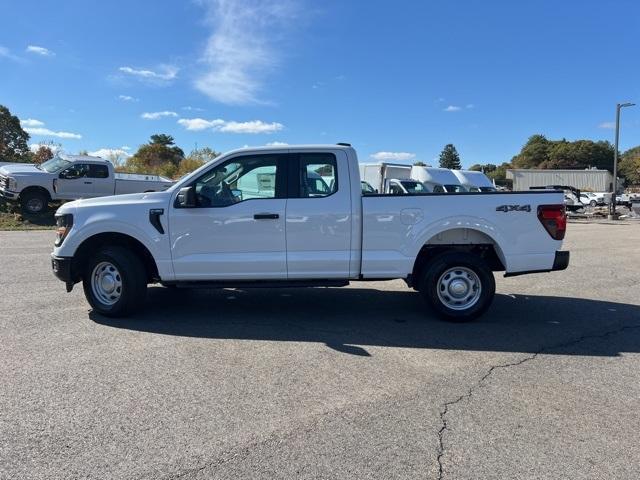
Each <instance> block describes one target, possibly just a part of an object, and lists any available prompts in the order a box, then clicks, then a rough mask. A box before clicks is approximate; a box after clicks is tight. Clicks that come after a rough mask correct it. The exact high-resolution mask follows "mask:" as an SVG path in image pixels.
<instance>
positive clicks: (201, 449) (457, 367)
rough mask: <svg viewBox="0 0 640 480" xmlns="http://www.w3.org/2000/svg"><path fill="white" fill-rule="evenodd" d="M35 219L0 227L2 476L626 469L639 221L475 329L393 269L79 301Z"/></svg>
mask: <svg viewBox="0 0 640 480" xmlns="http://www.w3.org/2000/svg"><path fill="white" fill-rule="evenodd" d="M53 236H54V234H53V232H51V231H45V232H0V252H1V253H2V255H1V256H0V272H2V273H1V275H0V340H1V343H0V379H1V388H0V478H2V479H9V478H16V479H27V478H154V479H157V478H159V479H177V478H180V479H196V478H197V479H200V478H228V479H238V478H265V479H267V478H268V479H274V478H340V479H344V478H382V479H391V478H433V479H436V478H447V479H478V478H483V479H486V478H500V479H505V478H509V479H520V478H522V479H525V478H526V479H528V478H545V479H555V478H558V479H560V478H572V479H577V478H616V479H627V478H628V479H637V478H640V460H639V459H640V286H639V284H640V248H638V245H640V223H635V224H630V223H627V224H620V225H600V224H570V225H569V233H568V238H567V241H566V244H565V245H566V247H567V248H568V249H570V250H571V251H572V260H571V265H570V267H569V269H568V270H567V271H565V272H555V273H549V274H538V275H529V276H524V277H515V278H510V279H504V278H502V277H500V276H499V277H498V295H497V298H496V300H495V302H494V304H493V306H492V308H491V310H490V311H489V313H488V314H487V315H486V316H485V317H483V318H482V319H480V320H479V321H477V322H475V323H472V324H462V325H453V324H447V323H443V322H440V321H438V320H436V319H435V318H434V317H433V316H432V315H431V314H430V313H429V312H428V311H426V309H425V307H424V306H423V303H422V301H421V299H420V297H419V296H418V294H416V293H415V292H413V291H410V290H408V289H407V288H406V287H405V286H404V283H403V282H400V281H394V282H375V283H354V284H352V286H351V287H349V288H342V289H308V290H297V289H295V290H253V291H238V290H222V291H201V290H199V291H191V292H190V291H172V290H168V289H164V288H161V287H152V288H150V291H149V296H148V299H147V304H146V309H145V311H144V313H143V314H141V315H139V316H138V317H136V318H132V319H126V320H112V319H107V318H104V317H100V316H98V315H95V314H93V313H91V312H90V310H89V308H88V306H87V304H86V303H85V300H84V296H83V294H82V288H79V286H76V288H75V289H74V291H73V292H72V293H71V294H67V293H65V290H64V285H63V284H62V283H61V282H59V281H58V280H56V279H55V278H54V277H53V275H52V274H51V272H50V266H49V257H48V255H49V252H50V250H51V246H52V242H53Z"/></svg>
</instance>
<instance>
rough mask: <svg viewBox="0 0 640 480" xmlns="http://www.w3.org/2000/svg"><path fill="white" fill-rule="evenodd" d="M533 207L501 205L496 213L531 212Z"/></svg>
mask: <svg viewBox="0 0 640 480" xmlns="http://www.w3.org/2000/svg"><path fill="white" fill-rule="evenodd" d="M530 211H531V205H500V206H499V207H496V212H505V213H506V212H530Z"/></svg>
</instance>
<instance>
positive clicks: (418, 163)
mask: <svg viewBox="0 0 640 480" xmlns="http://www.w3.org/2000/svg"><path fill="white" fill-rule="evenodd" d="M413 166H414V167H426V166H427V164H426V163H424V162H414V164H413Z"/></svg>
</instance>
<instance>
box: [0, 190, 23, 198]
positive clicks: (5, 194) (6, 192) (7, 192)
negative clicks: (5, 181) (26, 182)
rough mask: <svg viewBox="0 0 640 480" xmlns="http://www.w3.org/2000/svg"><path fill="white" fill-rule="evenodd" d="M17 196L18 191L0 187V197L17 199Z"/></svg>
mask: <svg viewBox="0 0 640 480" xmlns="http://www.w3.org/2000/svg"><path fill="white" fill-rule="evenodd" d="M19 196H20V193H19V192H12V191H11V190H6V189H4V188H0V197H2V198H6V199H7V200H17V199H18V197H19Z"/></svg>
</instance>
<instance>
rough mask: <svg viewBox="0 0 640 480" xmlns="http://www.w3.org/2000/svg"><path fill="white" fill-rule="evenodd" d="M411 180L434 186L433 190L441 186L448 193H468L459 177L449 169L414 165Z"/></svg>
mask: <svg viewBox="0 0 640 480" xmlns="http://www.w3.org/2000/svg"><path fill="white" fill-rule="evenodd" d="M411 178H412V179H414V180H418V181H420V182H422V183H425V184H427V185H430V186H432V189H433V188H435V186H436V185H441V186H442V187H443V188H444V191H445V192H446V193H459V192H466V191H467V189H466V188H465V187H464V186H463V185H462V183H461V182H460V180H459V179H458V177H456V175H454V173H453V171H452V170H449V169H448V168H434V167H421V166H418V165H414V166H413V167H412V168H411ZM432 191H433V190H432ZM435 193H437V192H435Z"/></svg>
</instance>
